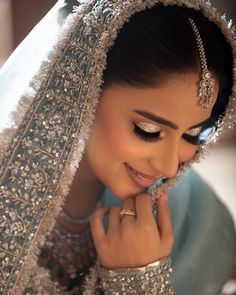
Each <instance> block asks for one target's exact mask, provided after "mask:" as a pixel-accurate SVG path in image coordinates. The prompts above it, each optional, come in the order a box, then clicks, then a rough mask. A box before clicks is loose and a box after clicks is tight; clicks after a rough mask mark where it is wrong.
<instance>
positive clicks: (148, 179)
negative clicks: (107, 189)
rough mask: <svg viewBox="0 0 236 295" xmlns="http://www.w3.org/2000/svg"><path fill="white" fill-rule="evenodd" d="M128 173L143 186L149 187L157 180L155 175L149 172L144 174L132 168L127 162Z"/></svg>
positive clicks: (135, 181) (137, 183)
mask: <svg viewBox="0 0 236 295" xmlns="http://www.w3.org/2000/svg"><path fill="white" fill-rule="evenodd" d="M125 165H126V168H127V171H128V174H129V176H130V178H131V179H132V181H133V182H134V183H135V184H136V185H138V186H140V187H142V188H147V187H149V186H151V185H153V184H154V183H155V182H156V181H157V179H158V178H157V177H153V176H150V175H147V174H144V173H142V172H140V171H137V170H136V169H134V168H132V167H131V166H129V165H128V164H127V163H125Z"/></svg>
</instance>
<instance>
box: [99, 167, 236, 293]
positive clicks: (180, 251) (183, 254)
mask: <svg viewBox="0 0 236 295" xmlns="http://www.w3.org/2000/svg"><path fill="white" fill-rule="evenodd" d="M103 200H104V204H105V205H112V206H115V205H120V204H121V202H120V201H119V200H117V199H116V198H115V197H114V196H113V195H112V193H111V192H110V191H109V190H108V189H106V190H105V191H104V194H103ZM169 207H170V211H171V217H172V222H173V228H174V235H175V243H174V248H173V252H172V258H173V274H172V283H173V285H174V288H175V291H176V294H177V295H217V294H220V290H221V288H222V286H223V284H224V283H225V281H226V280H227V279H229V277H230V274H231V273H232V269H233V264H234V258H235V255H236V234H235V227H234V223H233V220H232V218H231V216H230V214H229V212H228V210H227V209H226V208H225V206H224V205H223V204H222V203H221V202H220V200H219V199H218V198H217V196H216V195H215V193H214V191H213V190H212V189H211V188H210V186H209V185H208V184H206V183H205V182H204V180H203V179H202V178H201V177H200V176H199V175H198V174H197V173H196V172H195V171H193V170H189V171H188V172H187V173H186V174H185V175H184V176H183V178H182V181H181V183H180V184H178V186H176V187H173V188H172V189H171V190H170V192H169Z"/></svg>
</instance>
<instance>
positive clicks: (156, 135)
mask: <svg viewBox="0 0 236 295" xmlns="http://www.w3.org/2000/svg"><path fill="white" fill-rule="evenodd" d="M133 132H134V133H135V134H136V135H137V136H138V137H139V138H141V139H142V140H145V141H148V142H155V141H157V140H160V139H162V138H163V134H162V132H161V128H160V126H157V125H154V124H149V123H146V122H139V123H136V124H135V123H134V129H133Z"/></svg>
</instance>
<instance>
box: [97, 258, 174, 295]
mask: <svg viewBox="0 0 236 295" xmlns="http://www.w3.org/2000/svg"><path fill="white" fill-rule="evenodd" d="M171 272H172V268H171V257H170V256H168V257H165V258H163V259H160V260H157V261H155V262H153V263H150V264H148V265H147V266H144V267H139V268H120V269H115V270H107V269H105V268H103V267H102V266H100V265H98V277H99V279H100V288H102V289H103V290H104V294H105V295H111V294H116V295H121V294H123V295H124V294H163V295H173V294H174V291H173V288H172V286H171V282H170V274H171Z"/></svg>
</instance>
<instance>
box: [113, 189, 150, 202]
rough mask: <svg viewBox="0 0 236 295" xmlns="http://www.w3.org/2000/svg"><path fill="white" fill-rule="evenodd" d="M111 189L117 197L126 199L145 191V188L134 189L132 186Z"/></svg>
mask: <svg viewBox="0 0 236 295" xmlns="http://www.w3.org/2000/svg"><path fill="white" fill-rule="evenodd" d="M109 190H110V191H111V192H112V194H113V195H114V197H116V198H117V199H119V200H121V201H124V200H126V199H129V198H132V197H134V196H135V195H137V194H139V193H142V192H145V191H146V190H145V189H142V188H140V189H138V188H136V189H134V188H133V189H132V188H128V187H126V188H125V187H117V186H116V187H114V186H113V187H109Z"/></svg>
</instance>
